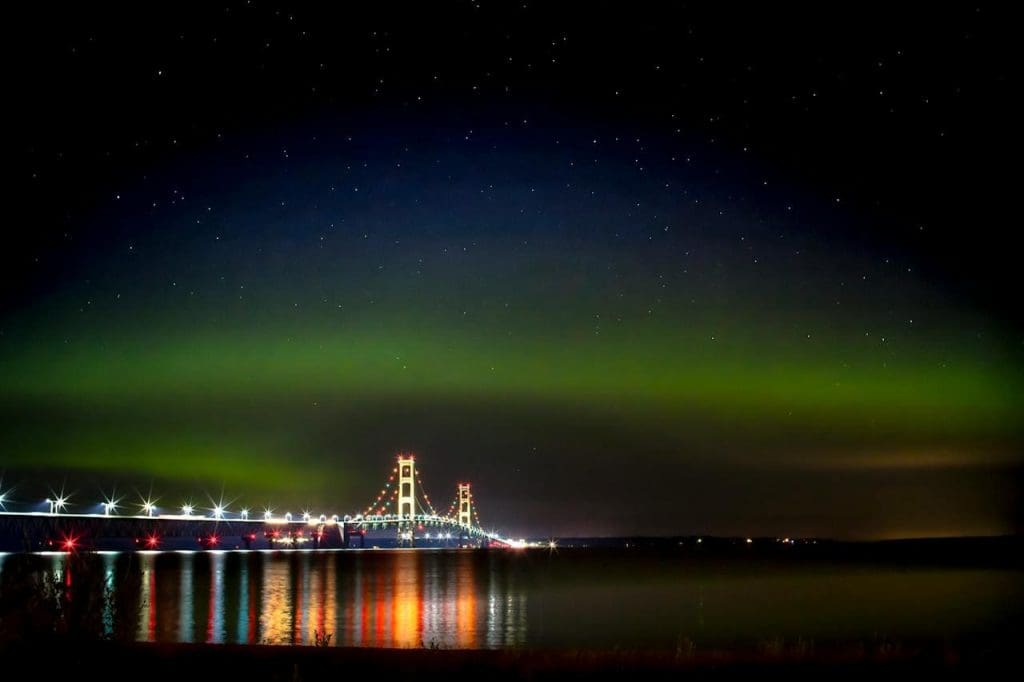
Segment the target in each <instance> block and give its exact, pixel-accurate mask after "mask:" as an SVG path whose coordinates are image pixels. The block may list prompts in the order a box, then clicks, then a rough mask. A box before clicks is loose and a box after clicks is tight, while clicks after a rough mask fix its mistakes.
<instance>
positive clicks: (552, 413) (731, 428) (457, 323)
mask: <svg viewBox="0 0 1024 682" xmlns="http://www.w3.org/2000/svg"><path fill="white" fill-rule="evenodd" d="M426 5H428V3H415V4H414V3H409V4H405V3H393V2H384V3H373V6H372V7H370V6H365V7H353V6H349V5H341V4H339V5H338V6H336V7H312V6H296V7H288V6H286V5H284V4H281V3H276V4H275V3H263V2H239V3H234V2H230V3H224V4H217V3H201V4H200V5H199V6H197V7H192V8H186V9H182V8H181V7H180V6H179V5H178V4H175V3H156V4H154V5H148V6H147V7H146V8H139V7H134V6H116V5H112V6H109V7H104V8H95V7H90V8H88V9H86V8H73V9H69V10H67V11H65V12H62V13H59V14H58V13H54V12H52V11H43V10H42V9H39V10H32V9H28V10H20V11H19V12H18V13H16V14H15V15H14V16H13V17H12V25H13V26H16V28H17V30H16V31H15V33H16V35H15V36H14V37H13V39H12V48H13V50H14V52H13V53H14V54H16V55H17V59H13V60H9V61H8V64H7V65H6V67H5V68H6V69H7V70H8V72H9V74H8V75H9V77H8V78H7V79H6V80H7V81H8V82H7V85H6V86H5V89H6V91H7V93H6V94H7V97H6V98H5V99H6V100H7V102H8V107H7V108H8V110H9V113H12V114H13V120H12V122H10V123H8V125H7V145H6V147H7V153H6V159H7V164H8V170H9V171H12V176H13V177H12V179H10V180H9V182H8V191H9V194H8V196H7V198H6V200H5V208H6V211H5V213H6V219H5V221H4V222H5V223H6V226H7V229H6V230H5V233H6V234H5V237H4V241H5V246H4V248H3V249H0V266H2V268H3V272H4V273H5V276H4V282H5V286H4V287H3V289H2V293H0V468H2V469H3V470H4V479H3V486H2V487H3V488H4V489H9V488H11V487H12V486H13V490H11V491H10V493H9V495H8V497H10V498H12V499H19V500H21V501H22V502H23V503H27V502H29V501H35V500H38V499H41V498H42V497H45V496H46V493H47V490H48V486H49V487H54V488H56V487H60V486H64V487H65V488H66V490H67V491H70V492H72V493H73V496H72V498H71V502H72V503H76V504H77V507H75V505H74V504H73V508H77V509H78V510H86V508H87V507H89V506H90V505H93V504H94V503H96V502H99V501H100V500H102V492H103V491H108V492H109V490H110V488H111V487H112V486H115V485H116V486H117V489H118V490H120V491H122V492H124V493H125V495H126V497H127V499H126V501H131V500H132V499H133V498H134V497H135V493H134V491H135V490H142V491H148V490H149V489H152V490H153V491H154V494H155V495H157V496H159V497H160V502H159V504H161V505H166V506H174V507H177V506H179V505H180V504H181V503H182V500H184V499H195V500H200V501H201V500H203V499H204V498H205V496H206V495H207V494H209V495H212V496H217V495H219V494H220V493H221V492H223V494H224V495H225V496H226V498H227V499H230V500H233V501H234V503H235V505H236V506H241V505H247V506H251V507H253V508H262V507H263V506H266V505H267V504H270V505H271V506H274V507H275V508H278V509H283V508H285V507H290V508H294V509H296V510H298V509H300V508H306V507H308V508H312V509H324V510H325V511H329V512H335V511H336V512H340V513H345V512H355V511H359V510H362V509H363V508H364V507H365V506H366V505H367V504H368V503H369V502H370V501H371V499H372V497H373V494H374V492H375V491H376V490H377V489H378V488H379V486H380V484H381V482H382V481H383V480H384V479H385V478H386V476H387V473H388V471H389V470H390V467H391V461H392V457H393V456H394V454H395V453H396V452H397V451H399V450H412V451H415V452H416V453H417V454H418V456H419V458H420V462H421V465H420V466H421V474H422V477H423V482H424V484H425V485H426V487H427V489H428V490H429V492H430V494H431V496H432V498H433V499H434V500H435V502H437V503H438V504H439V505H440V506H444V505H442V504H441V501H447V500H448V499H450V498H451V497H452V496H453V493H454V484H455V483H456V481H458V480H472V481H473V482H474V485H475V490H476V496H477V499H478V503H479V511H480V516H481V519H482V521H483V522H484V524H485V525H487V526H494V527H497V528H500V529H502V530H504V531H507V532H510V533H513V534H521V535H539V536H547V535H562V536H565V535H591V534H663V533H720V534H739V535H773V534H775V535H818V536H832V537H844V538H846V537H851V538H891V537H908V536H925V535H956V534H996V533H1009V532H1015V531H1017V530H1019V529H1020V525H1021V520H1022V515H1021V508H1020V504H1019V499H1020V493H1021V486H1020V483H1021V463H1022V453H1021V443H1022V433H1021V426H1020V425H1021V424H1022V423H1024V419H1022V417H1024V397H1022V396H1024V393H1022V389H1024V381H1022V372H1021V368H1022V335H1021V325H1020V319H1019V311H1018V308H1019V303H1018V290H1019V284H1018V281H1017V276H1016V274H1015V273H1016V272H1019V251H1017V250H1016V249H1014V248H1012V247H1011V246H1010V241H1011V240H1010V239H1009V237H1008V233H1009V232H1011V228H1012V223H1013V222H1014V221H1013V218H1012V216H1013V215H1015V214H1016V205H1015V204H1016V200H1015V199H1014V190H1011V188H1010V180H1011V177H1012V175H1011V174H1010V173H1008V172H1007V170H1006V164H1007V163H1008V161H1007V159H1006V157H1007V155H1008V153H1009V148H1008V145H1009V140H1010V139H1011V138H1012V137H1013V130H1014V129H1015V128H1016V121H1012V120H1011V112H1012V107H1011V106H1010V98H1011V93H1010V87H1009V86H1010V82H1009V68H1010V67H1009V65H1010V63H1011V53H1010V49H1009V45H1010V44H1011V40H1010V37H1009V35H1008V34H1009V26H1010V25H1011V24H1012V22H1010V21H1009V19H1008V18H1007V17H1005V16H1002V15H1001V12H1002V10H1000V8H998V7H996V6H987V5H984V4H983V5H981V6H974V5H972V6H963V7H959V8H938V7H930V8H928V9H927V11H916V10H915V11H909V10H908V11H906V12H905V13H901V12H902V11H894V10H893V9H892V8H891V7H887V6H885V5H884V4H878V5H873V4H871V3H868V4H865V3H849V4H840V5H838V6H830V7H829V9H828V10H827V11H826V10H825V9H823V8H821V7H813V8H812V7H801V6H798V5H795V6H792V7H790V8H787V9H781V10H780V9H779V8H774V7H773V8H766V7H747V6H745V5H727V6H716V7H691V6H689V5H687V4H682V3H661V2H659V3H655V2H650V3H644V2H641V3H628V4H627V3H605V2H597V3H557V4H556V3H551V4H548V3H545V4H541V3H535V2H514V3H499V2H483V1H480V2H475V3H474V2H451V3H429V6H426Z"/></svg>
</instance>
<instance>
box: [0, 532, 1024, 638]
mask: <svg viewBox="0 0 1024 682" xmlns="http://www.w3.org/2000/svg"><path fill="white" fill-rule="evenodd" d="M12 561H25V562H33V563H31V567H30V568H31V571H34V574H35V575H39V576H41V577H43V578H45V580H44V581H43V584H48V585H53V586H54V587H53V589H56V590H66V591H70V590H71V588H72V585H74V586H75V588H77V589H79V590H81V589H83V587H84V588H85V589H86V590H87V591H88V592H90V593H102V594H103V595H104V596H105V597H106V596H109V597H110V598H109V599H107V598H104V599H103V600H101V601H98V602H97V603H98V604H100V605H101V607H100V609H99V610H98V611H97V613H98V614H99V623H100V624H99V628H100V631H101V633H102V634H103V635H105V636H111V635H115V636H125V635H127V636H129V637H131V636H134V638H135V639H137V640H140V641H169V642H208V643H243V644H244V643H249V644H256V643H267V644H311V643H314V642H315V641H316V639H317V637H318V633H319V635H320V636H321V637H322V636H323V635H325V634H329V635H330V637H331V639H330V643H331V644H332V645H340V646H365V647H439V648H507V647H516V646H533V647H614V646H640V647H645V646H653V647H661V648H664V647H678V646H680V643H681V642H686V641H694V642H701V643H703V642H709V643H712V642H721V641H729V640H735V639H747V640H750V639H753V640H754V641H771V640H773V639H774V638H778V637H803V638H810V639H815V638H821V639H829V638H850V637H853V638H861V639H863V638H871V637H878V636H885V637H895V638H900V637H922V636H923V637H956V636H972V635H978V634H985V633H992V632H999V631H1001V630H1005V629H1006V628H1007V627H1013V626H1014V625H1015V624H1017V625H1019V624H1020V614H1021V609H1020V607H1021V604H1022V602H1024V591H1022V587H1021V586H1022V584H1024V581H1021V574H1020V572H1019V571H1016V570H997V569H980V568H941V567H927V566H918V567H898V566H880V565H854V564H851V565H843V564H833V563H828V562H821V563H814V562H809V563H780V562H771V561H756V560H754V561H748V560H732V561H716V560H702V559H685V558H683V559H680V558H675V559H665V558H664V557H656V556H648V557H642V556H641V557H637V556H631V555H628V554H608V553H605V554H586V553H578V554H572V553H569V552H566V553H563V554H561V555H559V554H557V553H556V554H553V555H552V554H548V553H546V552H526V553H516V552H501V551H492V552H486V551H484V552H475V551H366V552H361V551H343V552H336V551H294V552H244V551H235V552H154V553H124V554H116V553H104V554H100V555H85V556H82V557H79V558H78V559H77V560H76V561H77V563H76V561H71V562H69V559H68V557H67V556H66V555H62V554H50V555H46V556H39V555H7V556H4V555H0V590H3V589H4V585H5V584H7V582H5V580H4V578H5V575H6V574H7V573H10V572H11V571H8V568H7V567H8V566H10V565H11V562H12Z"/></svg>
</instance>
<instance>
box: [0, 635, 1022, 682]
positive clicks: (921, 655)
mask: <svg viewBox="0 0 1024 682" xmlns="http://www.w3.org/2000/svg"><path fill="white" fill-rule="evenodd" d="M0 658H2V660H3V661H4V662H5V667H6V668H7V669H8V670H13V669H16V668H17V669H25V670H38V671H39V672H40V673H43V672H44V671H45V674H46V676H47V677H48V678H51V679H64V680H75V679H100V678H101V677H102V678H111V677H113V678H124V677H128V676H131V677H138V678H141V679H144V680H146V681H147V682H153V681H160V680H174V681H175V682H180V681H181V680H184V679H188V680H201V679H209V680H225V679H233V680H240V681H245V682H262V681H264V680H289V681H298V680H337V679H340V678H343V677H344V678H348V679H353V678H357V679H358V678H364V677H365V678H366V679H370V678H372V679H399V678H409V679H417V680H435V679H436V680H441V679H443V680H447V681H448V682H451V680H452V679H453V675H458V676H460V677H463V676H464V677H465V679H486V680H488V681H489V682H490V681H493V680H523V679H529V680H566V679H631V678H638V679H678V678H680V677H681V676H684V675H685V676H686V677H687V678H691V679H692V678H693V677H698V678H709V677H711V678H719V679H721V678H732V677H746V676H748V675H750V674H759V675H760V674H770V675H780V674H781V675H784V676H785V677H784V678H782V679H787V678H788V679H812V678H816V679H829V680H835V679H867V678H871V679H875V680H877V679H879V678H881V679H919V678H918V677H917V676H921V675H927V676H928V677H927V678H926V679H929V680H935V679H960V678H969V677H975V676H977V675H978V674H982V673H986V672H996V671H998V670H1000V669H1005V667H1004V665H1005V664H1007V663H1009V662H1010V656H1009V649H1008V646H1007V645H1006V643H1002V642H985V643H981V642H966V643H955V644H954V643H950V642H935V641H929V642H886V641H877V642H856V643H834V644H828V645H822V644H814V645H810V644H808V643H804V642H793V643H782V642H775V643H767V644H766V643H760V644H757V645H752V646H750V647H749V648H746V647H737V648H731V649H729V650H707V651H693V650H687V649H680V650H677V651H672V652H644V651H583V650H578V651H531V650H508V651H484V650H432V649H370V648H337V647H315V646H290V647H280V646H237V645H202V644H146V643H130V644H128V643H113V642H85V641H64V640H61V639H51V640H39V641H33V642H29V643H24V642H22V643H21V644H19V645H17V646H16V647H15V646H12V645H11V643H7V644H0ZM22 666H25V667H22ZM822 676H827V677H825V678H823V677H822ZM908 676H914V677H908Z"/></svg>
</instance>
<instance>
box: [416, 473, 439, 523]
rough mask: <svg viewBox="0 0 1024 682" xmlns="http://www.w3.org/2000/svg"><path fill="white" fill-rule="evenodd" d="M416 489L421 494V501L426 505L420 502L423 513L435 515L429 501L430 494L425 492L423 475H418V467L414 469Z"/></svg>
mask: <svg viewBox="0 0 1024 682" xmlns="http://www.w3.org/2000/svg"><path fill="white" fill-rule="evenodd" d="M416 491H417V492H418V493H419V494H420V495H422V497H423V501H424V502H426V505H423V504H420V509H421V510H422V511H423V513H424V514H427V513H429V514H430V515H431V516H437V512H436V511H434V505H433V503H432V502H431V501H430V495H428V494H427V489H426V488H425V487H423V477H422V476H420V470H419V469H416Z"/></svg>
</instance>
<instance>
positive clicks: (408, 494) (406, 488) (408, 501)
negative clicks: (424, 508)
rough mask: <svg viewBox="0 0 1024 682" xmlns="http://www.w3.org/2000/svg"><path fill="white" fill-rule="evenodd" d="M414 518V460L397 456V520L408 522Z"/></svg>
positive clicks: (406, 456) (411, 457)
mask: <svg viewBox="0 0 1024 682" xmlns="http://www.w3.org/2000/svg"><path fill="white" fill-rule="evenodd" d="M414 516H416V459H415V458H414V457H413V456H412V455H399V456H398V518H400V519H408V520H409V521H410V522H411V521H412V520H413V517H414Z"/></svg>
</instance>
